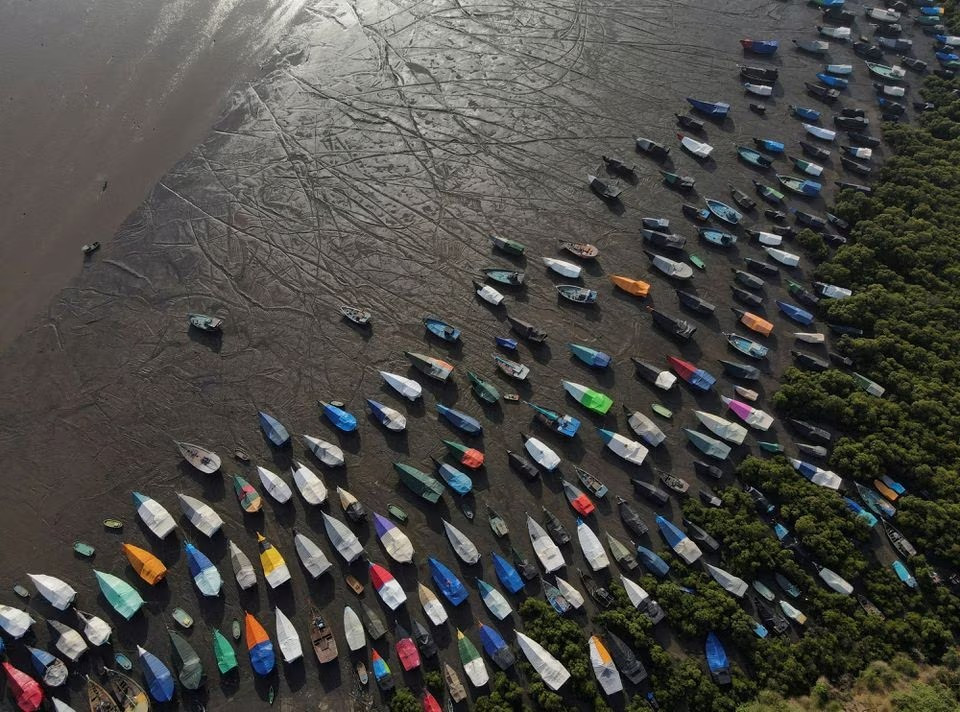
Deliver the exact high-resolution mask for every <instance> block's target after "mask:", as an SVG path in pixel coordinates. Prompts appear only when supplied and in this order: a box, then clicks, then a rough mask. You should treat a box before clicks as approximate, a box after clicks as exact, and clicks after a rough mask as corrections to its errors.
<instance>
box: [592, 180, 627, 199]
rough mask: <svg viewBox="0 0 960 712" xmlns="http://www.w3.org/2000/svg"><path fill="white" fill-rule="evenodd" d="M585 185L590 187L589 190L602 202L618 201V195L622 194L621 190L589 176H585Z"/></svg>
mask: <svg viewBox="0 0 960 712" xmlns="http://www.w3.org/2000/svg"><path fill="white" fill-rule="evenodd" d="M587 185H589V186H590V190H592V191H593V192H594V193H596V194H597V195H598V196H599V197H600V198H603V199H604V200H619V199H620V194H621V193H622V192H623V188H616V187H614V186H612V185H609V184H608V183H606V182H604V181H602V180H600V179H599V178H597V177H596V176H594V175H590V174H587Z"/></svg>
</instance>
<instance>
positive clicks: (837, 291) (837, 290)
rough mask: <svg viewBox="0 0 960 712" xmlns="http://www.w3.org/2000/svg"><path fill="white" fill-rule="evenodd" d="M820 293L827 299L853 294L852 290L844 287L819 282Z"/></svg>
mask: <svg viewBox="0 0 960 712" xmlns="http://www.w3.org/2000/svg"><path fill="white" fill-rule="evenodd" d="M819 291H820V294H821V295H822V296H824V297H827V298H828V299H846V298H847V297H849V296H850V295H852V294H853V292H852V291H850V290H849V289H847V288H846V287H838V286H837V285H835V284H826V283H823V284H820V285H819Z"/></svg>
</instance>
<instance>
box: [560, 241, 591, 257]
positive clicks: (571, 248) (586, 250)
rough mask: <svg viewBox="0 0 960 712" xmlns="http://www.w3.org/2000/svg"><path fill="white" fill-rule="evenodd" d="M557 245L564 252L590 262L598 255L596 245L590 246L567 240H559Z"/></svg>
mask: <svg viewBox="0 0 960 712" xmlns="http://www.w3.org/2000/svg"><path fill="white" fill-rule="evenodd" d="M559 243H560V249H561V250H566V251H567V252H569V253H570V254H572V255H576V256H577V257H579V258H580V259H584V260H592V259H593V258H595V257H596V256H597V255H599V254H600V249H599V248H598V247H597V246H596V245H591V244H589V243H586V242H570V241H568V240H560V241H559Z"/></svg>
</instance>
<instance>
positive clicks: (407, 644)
mask: <svg viewBox="0 0 960 712" xmlns="http://www.w3.org/2000/svg"><path fill="white" fill-rule="evenodd" d="M397 657H398V658H400V664H401V665H402V666H403V669H404V670H406V671H407V672H410V671H411V670H416V669H417V668H418V667H420V651H419V650H417V644H416V643H414V642H413V638H411V637H410V634H409V633H408V632H407V631H406V630H405V629H404V628H403V626H401V625H400V624H399V623H397Z"/></svg>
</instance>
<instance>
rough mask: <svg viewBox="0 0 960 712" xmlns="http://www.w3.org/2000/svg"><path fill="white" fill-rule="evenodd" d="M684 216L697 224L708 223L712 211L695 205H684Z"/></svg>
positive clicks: (682, 206) (682, 208) (682, 207)
mask: <svg viewBox="0 0 960 712" xmlns="http://www.w3.org/2000/svg"><path fill="white" fill-rule="evenodd" d="M680 208H681V210H682V211H683V214H684V215H686V216H687V217H688V218H690V219H691V220H695V221H696V222H706V221H707V220H709V219H710V211H709V210H707V209H706V208H698V207H696V206H695V205H690V204H689V203H684V204H683V205H681V206H680Z"/></svg>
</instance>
